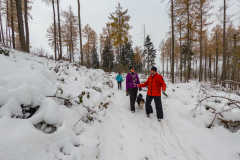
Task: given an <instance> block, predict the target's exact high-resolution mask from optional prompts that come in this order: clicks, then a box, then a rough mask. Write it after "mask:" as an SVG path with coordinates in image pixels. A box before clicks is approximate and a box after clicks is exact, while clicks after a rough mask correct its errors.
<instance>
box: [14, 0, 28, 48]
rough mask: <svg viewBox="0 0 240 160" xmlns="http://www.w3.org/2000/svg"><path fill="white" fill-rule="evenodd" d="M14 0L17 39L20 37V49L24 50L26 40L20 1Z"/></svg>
mask: <svg viewBox="0 0 240 160" xmlns="http://www.w3.org/2000/svg"><path fill="white" fill-rule="evenodd" d="M15 2H16V8H17V18H18V32H19V39H20V43H21V49H22V51H25V52H26V42H25V35H24V28H23V17H22V1H21V0H15Z"/></svg>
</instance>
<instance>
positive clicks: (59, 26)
mask: <svg viewBox="0 0 240 160" xmlns="http://www.w3.org/2000/svg"><path fill="white" fill-rule="evenodd" d="M57 11H58V34H59V46H60V54H59V60H60V59H62V39H61V21H60V9H59V0H57Z"/></svg>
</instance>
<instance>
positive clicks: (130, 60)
mask: <svg viewBox="0 0 240 160" xmlns="http://www.w3.org/2000/svg"><path fill="white" fill-rule="evenodd" d="M121 59H122V61H121V66H122V69H123V70H124V71H128V68H129V66H134V52H133V48H132V42H131V41H129V42H127V43H126V44H125V45H123V46H122V49H121Z"/></svg>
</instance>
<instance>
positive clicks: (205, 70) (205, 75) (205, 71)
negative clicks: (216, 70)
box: [204, 38, 207, 81]
mask: <svg viewBox="0 0 240 160" xmlns="http://www.w3.org/2000/svg"><path fill="white" fill-rule="evenodd" d="M204 79H205V81H207V38H206V44H205V68H204Z"/></svg>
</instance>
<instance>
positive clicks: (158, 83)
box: [138, 67, 166, 121]
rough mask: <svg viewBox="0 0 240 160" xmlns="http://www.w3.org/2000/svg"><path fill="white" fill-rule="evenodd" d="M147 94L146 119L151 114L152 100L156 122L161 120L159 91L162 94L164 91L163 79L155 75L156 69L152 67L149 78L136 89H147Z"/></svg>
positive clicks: (161, 111)
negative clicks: (155, 112) (154, 106)
mask: <svg viewBox="0 0 240 160" xmlns="http://www.w3.org/2000/svg"><path fill="white" fill-rule="evenodd" d="M147 86H148V92H147V97H146V105H145V108H146V113H147V117H149V116H150V113H153V109H152V106H151V102H152V99H154V102H155V105H156V111H157V118H158V121H161V119H163V110H162V102H161V90H162V92H163V93H165V91H166V84H165V82H164V80H163V77H162V76H161V75H160V74H158V73H157V68H156V67H152V68H151V71H150V76H149V77H148V79H147V81H146V82H145V83H144V84H139V85H138V87H147Z"/></svg>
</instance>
